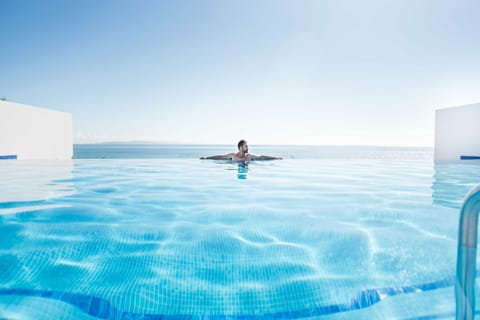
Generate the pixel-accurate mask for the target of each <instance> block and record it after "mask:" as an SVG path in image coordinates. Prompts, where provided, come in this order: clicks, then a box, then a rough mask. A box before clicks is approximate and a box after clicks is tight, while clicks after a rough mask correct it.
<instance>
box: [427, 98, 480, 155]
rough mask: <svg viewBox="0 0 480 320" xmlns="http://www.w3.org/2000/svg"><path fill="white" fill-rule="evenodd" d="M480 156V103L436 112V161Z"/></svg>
mask: <svg viewBox="0 0 480 320" xmlns="http://www.w3.org/2000/svg"><path fill="white" fill-rule="evenodd" d="M462 155H465V156H480V103H477V104H470V105H465V106H459V107H453V108H446V109H439V110H437V111H436V113H435V161H450V160H460V156H462Z"/></svg>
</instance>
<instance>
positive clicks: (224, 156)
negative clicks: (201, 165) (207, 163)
mask: <svg viewBox="0 0 480 320" xmlns="http://www.w3.org/2000/svg"><path fill="white" fill-rule="evenodd" d="M232 156H233V153H228V154H223V155H217V156H210V157H200V159H201V160H209V159H219V160H221V159H225V160H230V159H232Z"/></svg>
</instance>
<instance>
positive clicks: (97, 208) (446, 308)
mask: <svg viewBox="0 0 480 320" xmlns="http://www.w3.org/2000/svg"><path fill="white" fill-rule="evenodd" d="M117 148H118V147H117ZM177 148H179V150H180V149H181V150H180V151H178V150H177V151H175V150H172V149H171V148H170V149H165V150H163V151H162V152H163V153H157V154H156V155H157V159H145V158H152V157H149V156H145V157H144V159H112V158H129V157H130V158H131V157H132V156H131V155H132V152H131V150H132V149H122V150H121V154H122V156H113V155H112V152H108V151H105V150H101V149H97V150H94V152H93V153H90V157H93V158H95V157H96V158H101V157H103V156H102V153H103V154H104V155H108V156H106V158H109V159H108V160H105V159H75V160H73V161H20V160H12V161H2V162H0V177H1V181H0V188H1V190H2V193H1V194H0V235H1V237H0V270H2V272H0V319H2V318H6V319H163V318H166V319H170V318H171V319H173V318H175V319H178V318H182V319H183V318H186V319H191V318H215V319H225V318H239V319H254V318H264V319H265V318H268V319H273V318H290V319H296V318H318V319H453V317H454V310H455V305H454V295H453V286H452V285H453V276H454V274H455V260H456V241H457V227H458V226H457V223H458V211H459V207H460V205H461V200H462V198H463V196H464V195H465V193H466V192H467V191H468V190H469V189H470V188H471V187H473V186H474V185H475V184H477V183H479V182H480V164H479V162H475V161H473V162H468V163H444V164H435V165H434V164H433V160H432V152H431V150H424V149H380V150H379V149H375V148H374V149H368V150H367V149H358V148H357V149H355V148H354V149H349V150H346V149H341V150H340V149H338V150H336V151H335V150H330V151H329V152H326V151H325V150H320V151H319V150H312V149H308V148H306V149H302V150H303V151H299V150H300V149H295V148H292V147H290V148H288V147H284V148H282V147H275V148H278V149H274V148H273V147H271V149H268V148H267V147H265V149H264V150H266V151H267V152H264V150H262V151H261V152H259V153H268V154H273V155H281V156H284V157H285V158H286V159H285V160H282V161H259V162H252V163H250V164H248V165H247V166H239V165H238V164H236V163H231V162H225V161H202V160H198V159H197V156H200V155H209V154H212V153H217V152H215V151H218V150H216V149H215V150H212V149H211V148H210V147H205V148H204V149H202V148H199V149H198V150H197V149H195V150H194V151H192V149H191V148H193V147H183V148H181V147H177ZM186 148H190V149H187V150H185V149H186ZM213 148H214V147H213ZM120 149H121V148H120ZM147 149H148V148H147ZM150 151H151V148H150ZM212 151H213V152H212ZM227 151H229V150H227ZM334 151H335V152H337V153H335V152H334ZM142 152H144V151H142ZM142 152H140V153H138V150H137V152H136V154H137V155H138V154H142ZM155 152H157V151H155ZM175 152H177V154H178V156H177V157H174V156H173V155H174V154H175ZM252 152H254V151H253V150H252ZM282 152H283V153H282ZM322 152H325V153H326V154H327V155H328V156H323V155H322ZM219 153H223V152H219ZM80 154H81V152H80ZM161 154H166V156H165V155H164V156H159V155H161ZM186 154H188V155H191V156H190V157H187V156H186ZM289 154H290V155H293V157H288V155H289ZM76 157H77V158H88V157H86V156H79V151H78V147H77V149H76ZM292 158H293V159H292ZM477 305H480V302H479V303H477Z"/></svg>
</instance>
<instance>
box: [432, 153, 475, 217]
mask: <svg viewBox="0 0 480 320" xmlns="http://www.w3.org/2000/svg"><path fill="white" fill-rule="evenodd" d="M478 184H480V161H477V160H474V161H468V162H464V161H462V162H458V161H456V162H444V163H442V162H440V163H435V166H434V175H433V184H432V199H433V204H435V205H440V206H444V207H449V208H454V209H460V207H461V206H462V203H463V199H464V198H465V196H466V195H467V193H468V192H469V191H470V190H471V189H472V188H473V187H475V186H477V185H478Z"/></svg>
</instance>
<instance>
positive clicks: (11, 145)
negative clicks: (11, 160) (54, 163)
mask: <svg viewBox="0 0 480 320" xmlns="http://www.w3.org/2000/svg"><path fill="white" fill-rule="evenodd" d="M15 154H16V155H17V157H18V159H71V158H72V155H73V141H72V115H71V114H70V113H65V112H60V111H55V110H50V109H44V108H37V107H32V106H28V105H24V104H19V103H13V102H10V101H0V156H2V155H15Z"/></svg>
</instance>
